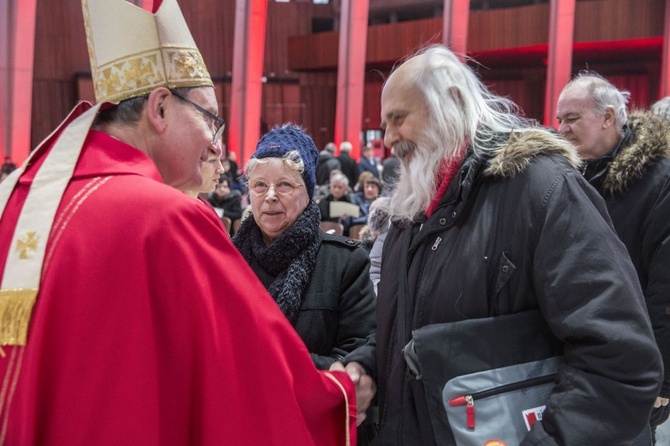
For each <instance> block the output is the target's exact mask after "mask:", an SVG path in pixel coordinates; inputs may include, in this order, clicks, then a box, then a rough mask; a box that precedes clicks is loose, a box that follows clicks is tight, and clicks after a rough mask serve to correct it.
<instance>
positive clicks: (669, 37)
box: [660, 0, 670, 98]
mask: <svg viewBox="0 0 670 446" xmlns="http://www.w3.org/2000/svg"><path fill="white" fill-rule="evenodd" d="M666 96H670V0H665V31H664V32H663V58H662V59H661V91H660V97H661V98H664V97H666Z"/></svg>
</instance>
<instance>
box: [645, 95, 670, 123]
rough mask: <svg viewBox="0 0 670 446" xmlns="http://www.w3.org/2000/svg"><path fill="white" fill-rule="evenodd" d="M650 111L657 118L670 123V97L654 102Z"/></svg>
mask: <svg viewBox="0 0 670 446" xmlns="http://www.w3.org/2000/svg"><path fill="white" fill-rule="evenodd" d="M649 110H651V112H652V113H653V114H655V115H656V116H660V117H661V118H663V119H665V120H666V121H670V96H666V97H664V98H661V99H659V100H658V101H656V102H654V104H653V105H652V106H651V107H650V109H649Z"/></svg>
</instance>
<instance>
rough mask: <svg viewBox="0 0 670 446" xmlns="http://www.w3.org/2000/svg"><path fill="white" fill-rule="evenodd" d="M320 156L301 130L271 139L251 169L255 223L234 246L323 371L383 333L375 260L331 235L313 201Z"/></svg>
mask: <svg viewBox="0 0 670 446" xmlns="http://www.w3.org/2000/svg"><path fill="white" fill-rule="evenodd" d="M317 157H318V151H317V149H316V146H315V145H314V142H313V141H312V138H310V137H309V135H307V134H306V133H305V132H303V131H302V129H300V128H299V127H297V126H294V125H290V124H288V125H284V126H282V127H279V128H275V129H273V130H271V131H270V132H268V133H267V134H265V136H263V138H261V140H260V141H259V142H258V145H257V147H256V151H255V152H254V154H253V155H252V157H251V160H250V161H249V163H248V165H247V170H246V172H247V173H246V175H247V180H248V188H249V198H250V200H251V216H250V217H248V218H247V219H245V220H244V221H243V223H242V226H241V227H240V229H239V230H238V231H237V233H236V234H235V236H234V237H233V243H234V244H235V246H237V248H238V249H239V251H240V252H241V253H242V256H243V257H244V258H245V260H246V261H247V263H249V265H250V266H251V268H252V269H253V270H254V272H255V273H256V275H257V276H258V278H259V279H260V280H261V282H262V283H263V284H264V285H265V287H266V288H267V289H268V291H269V293H270V295H271V296H272V297H273V298H274V300H275V301H276V302H277V305H279V308H280V309H281V310H282V311H283V313H284V314H285V315H286V317H287V318H288V319H289V321H290V322H291V323H292V324H293V326H294V327H295V329H296V331H297V332H298V334H299V335H300V337H301V338H302V340H303V341H304V342H305V345H306V346H307V349H308V350H309V351H310V353H311V354H312V358H313V360H314V364H315V365H316V366H317V368H319V369H328V368H329V367H330V365H331V364H332V363H333V362H334V361H336V360H340V359H342V358H343V357H344V356H345V355H346V354H347V353H348V352H351V351H352V350H354V349H355V348H356V347H358V346H360V345H362V344H364V343H365V339H366V338H367V337H368V335H370V334H372V333H373V332H374V330H375V326H376V324H375V295H374V291H373V288H372V283H371V282H370V277H369V268H370V260H369V259H368V256H367V253H366V251H365V250H364V249H363V248H361V247H359V243H358V242H355V241H353V240H350V239H347V238H345V237H340V236H336V235H330V234H325V233H323V232H322V231H321V229H320V227H319V221H320V215H319V208H318V206H317V205H316V204H315V203H314V202H313V201H312V197H313V194H314V189H315V183H316V178H315V168H316V161H317Z"/></svg>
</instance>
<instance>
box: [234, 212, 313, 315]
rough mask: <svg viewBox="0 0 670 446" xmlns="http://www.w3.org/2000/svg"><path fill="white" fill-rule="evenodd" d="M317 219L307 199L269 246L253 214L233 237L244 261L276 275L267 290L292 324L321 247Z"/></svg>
mask: <svg viewBox="0 0 670 446" xmlns="http://www.w3.org/2000/svg"><path fill="white" fill-rule="evenodd" d="M320 220H321V214H320V212H319V207H318V206H317V205H316V204H314V203H313V202H310V203H309V205H307V208H305V211H304V212H303V213H302V215H300V216H299V217H298V219H297V220H296V221H295V223H293V225H291V227H289V228H288V229H287V230H286V231H285V232H284V233H283V234H282V235H280V236H279V237H277V239H275V240H274V241H273V242H272V243H271V244H270V246H267V245H266V244H265V242H264V241H263V237H262V234H261V230H260V228H259V227H258V225H257V224H256V221H255V220H254V218H253V216H249V217H248V218H246V219H245V220H244V221H243V222H242V225H241V226H240V229H238V231H237V232H236V233H235V236H234V237H233V240H232V241H233V244H234V245H235V246H236V247H237V249H238V250H239V251H240V253H241V254H242V257H244V259H245V260H246V261H247V263H249V264H252V263H253V262H254V261H255V262H257V264H258V265H259V266H260V267H261V268H263V270H265V271H266V272H267V273H268V274H270V275H272V276H275V277H276V279H275V280H274V282H272V284H271V285H270V286H269V287H268V292H269V293H270V295H271V296H272V298H273V299H274V300H275V302H277V305H278V306H279V308H280V309H281V311H282V312H283V313H284V315H285V316H286V317H287V318H288V320H289V321H291V324H293V325H295V321H296V318H297V316H298V310H299V309H300V304H301V302H302V295H303V293H304V292H305V290H306V289H307V285H309V280H310V276H311V274H312V270H313V269H314V264H315V263H316V254H317V252H318V251H319V247H320V246H321V239H322V235H321V229H320V227H319V222H320Z"/></svg>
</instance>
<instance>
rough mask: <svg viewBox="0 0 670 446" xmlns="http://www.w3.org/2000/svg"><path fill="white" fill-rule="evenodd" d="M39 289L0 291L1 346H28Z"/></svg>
mask: <svg viewBox="0 0 670 446" xmlns="http://www.w3.org/2000/svg"><path fill="white" fill-rule="evenodd" d="M36 299H37V288H33V289H18V290H0V345H22V346H23V345H26V341H27V339H28V326H29V325H30V316H31V315H32V313H33V306H35V300H36Z"/></svg>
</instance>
